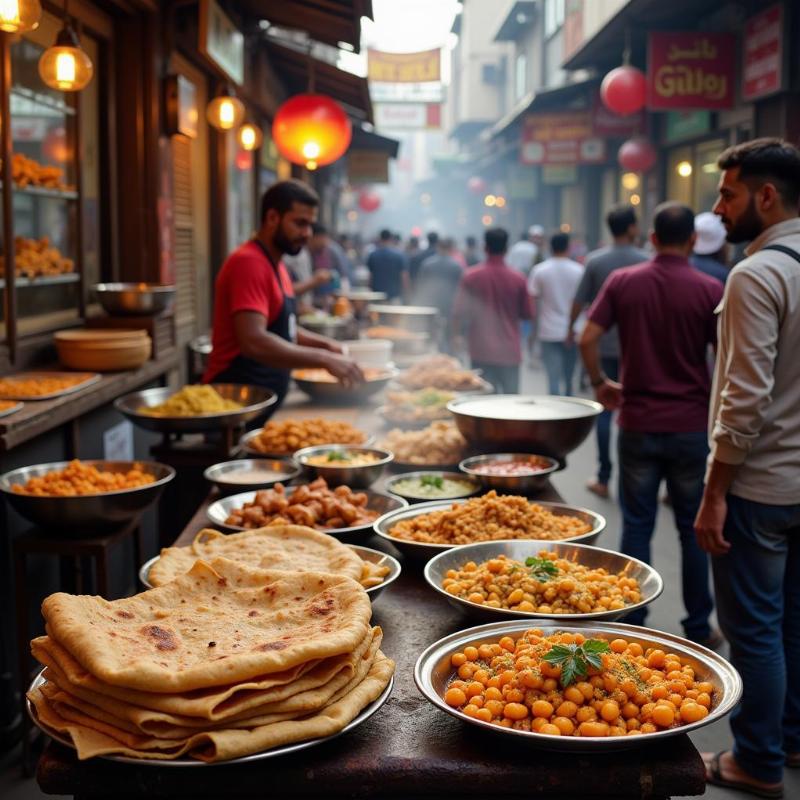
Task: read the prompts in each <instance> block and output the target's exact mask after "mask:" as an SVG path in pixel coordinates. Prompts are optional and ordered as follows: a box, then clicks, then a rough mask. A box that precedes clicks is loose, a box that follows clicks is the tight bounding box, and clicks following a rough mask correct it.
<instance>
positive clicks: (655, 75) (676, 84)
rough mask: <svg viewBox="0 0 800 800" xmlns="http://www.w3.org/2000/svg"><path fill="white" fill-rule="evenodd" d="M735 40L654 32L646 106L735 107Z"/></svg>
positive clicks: (723, 35) (650, 43)
mask: <svg viewBox="0 0 800 800" xmlns="http://www.w3.org/2000/svg"><path fill="white" fill-rule="evenodd" d="M735 58H736V37H735V36H734V35H733V34H728V33H701V32H699V31H694V32H691V33H675V32H671V31H670V32H665V33H651V34H650V37H649V41H648V57H647V105H648V108H650V109H651V110H654V111H663V110H666V109H674V108H680V109H692V108H707V109H721V108H732V107H733V101H734V91H733V89H734V86H733V82H734V75H735V71H736V63H735Z"/></svg>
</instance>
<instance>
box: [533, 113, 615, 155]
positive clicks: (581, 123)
mask: <svg viewBox="0 0 800 800" xmlns="http://www.w3.org/2000/svg"><path fill="white" fill-rule="evenodd" d="M605 158H606V148H605V142H604V140H603V139H599V138H597V137H596V136H595V133H594V129H593V126H592V115H591V112H590V111H564V112H554V113H552V114H528V115H527V116H526V117H525V119H524V121H523V125H522V148H521V149H520V159H521V161H522V163H523V164H597V163H601V162H603V161H605Z"/></svg>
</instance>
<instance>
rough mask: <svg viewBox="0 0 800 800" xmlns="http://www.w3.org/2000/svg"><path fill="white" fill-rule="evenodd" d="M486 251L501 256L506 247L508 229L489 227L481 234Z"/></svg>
mask: <svg viewBox="0 0 800 800" xmlns="http://www.w3.org/2000/svg"><path fill="white" fill-rule="evenodd" d="M483 242H484V244H485V245H486V252H487V253H489V255H492V256H501V255H503V253H505V252H506V250H507V249H508V231H507V230H506V229H505V228H489V230H488V231H486V233H484V234H483Z"/></svg>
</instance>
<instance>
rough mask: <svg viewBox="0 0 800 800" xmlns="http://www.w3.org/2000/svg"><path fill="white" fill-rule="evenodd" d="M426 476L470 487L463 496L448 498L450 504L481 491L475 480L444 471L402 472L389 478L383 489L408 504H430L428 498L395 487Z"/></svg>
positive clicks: (457, 473) (467, 476)
mask: <svg viewBox="0 0 800 800" xmlns="http://www.w3.org/2000/svg"><path fill="white" fill-rule="evenodd" d="M426 475H432V476H433V477H439V478H448V479H450V480H454V481H462V482H464V483H467V484H469V485H470V489H469V490H465V491H464V494H459V495H456V496H455V497H448V498H447V501H448V502H452V501H453V500H460V499H462V498H464V497H472V495H474V494H477V493H478V492H480V491H481V485H480V483H479V482H478V481H477V480H475V478H472V477H470V476H469V475H462V474H461V473H460V472H447V471H444V470H432V469H428V470H421V471H419V472H403V473H400V474H399V475H395V476H394V477H392V478H389V480H388V481H386V483H385V484H384V487H385V489H386V491H387V492H390V493H391V494H396V495H397V496H398V497H402V498H403V499H404V500H408V501H409V502H410V503H426V502H427V503H430V502H432V501H431V499H430V497H423V496H422V495H418V494H408V493H405V492H401V491H399V490H398V489H397V488H396V487H397V484H398V483H399V482H400V481H405V480H409V479H412V480H413V479H414V478H423V477H425V476H426Z"/></svg>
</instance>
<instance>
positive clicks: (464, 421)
mask: <svg viewBox="0 0 800 800" xmlns="http://www.w3.org/2000/svg"><path fill="white" fill-rule="evenodd" d="M447 408H448V410H449V411H451V412H452V414H453V417H454V418H455V423H456V425H457V427H458V430H459V431H460V432H461V435H462V436H463V437H464V438H465V439H466V440H467V441H468V442H469V444H470V446H471V447H472V449H473V450H477V451H479V452H492V453H503V452H510V451H517V452H528V453H542V454H544V455H547V456H551V457H552V458H557V459H558V460H559V461H561V462H563V460H564V458H565V457H566V456H567V454H569V453H571V452H572V451H573V450H574V449H575V448H576V447H578V446H579V445H580V444H581V443H582V442H583V440H584V439H585V438H586V437H587V436H588V435H589V433H590V432H591V430H592V426H593V425H594V418H595V417H596V416H597V415H598V414H600V412H601V411H602V410H603V406H601V405H600V403H595V402H594V401H593V400H583V399H581V398H578V397H556V396H551V395H518V394H499V395H493V396H492V397H486V398H481V397H475V396H471V397H470V396H468V397H459V398H458V399H457V400H453V401H452V402H451V403H448V405H447Z"/></svg>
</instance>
